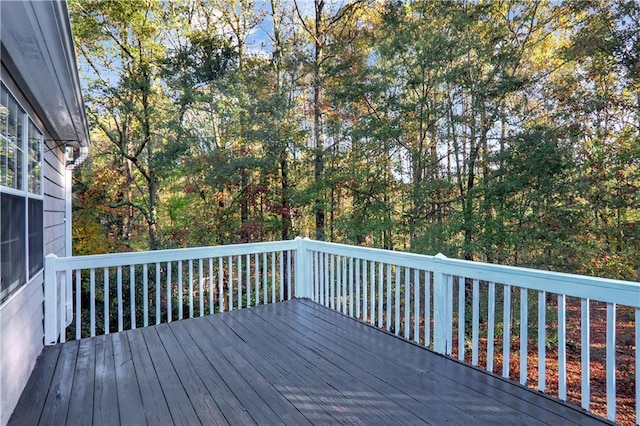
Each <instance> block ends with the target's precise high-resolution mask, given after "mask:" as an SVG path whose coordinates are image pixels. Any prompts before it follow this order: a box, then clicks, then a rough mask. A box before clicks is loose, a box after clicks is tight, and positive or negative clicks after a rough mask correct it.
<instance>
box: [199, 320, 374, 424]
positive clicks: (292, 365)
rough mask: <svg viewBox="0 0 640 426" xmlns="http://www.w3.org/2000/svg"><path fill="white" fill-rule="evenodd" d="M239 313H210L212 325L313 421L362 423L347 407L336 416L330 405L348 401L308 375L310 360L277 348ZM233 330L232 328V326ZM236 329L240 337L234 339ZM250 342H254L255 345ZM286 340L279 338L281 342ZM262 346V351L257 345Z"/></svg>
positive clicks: (345, 403) (221, 338)
mask: <svg viewBox="0 0 640 426" xmlns="http://www.w3.org/2000/svg"><path fill="white" fill-rule="evenodd" d="M234 317H235V316H228V317H227V318H226V319H225V320H223V319H222V316H214V317H210V318H209V319H210V323H211V325H212V326H213V327H214V328H215V329H216V331H217V332H218V333H219V336H220V340H222V341H225V342H228V343H227V344H234V345H235V346H236V347H237V348H238V350H240V351H242V353H243V356H244V357H245V358H246V359H247V360H248V361H249V362H251V364H252V365H254V366H256V368H257V369H258V370H260V371H261V372H262V373H263V374H264V375H265V377H266V378H267V379H268V380H269V381H270V382H271V383H273V385H274V386H275V387H276V388H278V390H279V392H280V393H281V394H283V395H285V396H286V397H288V398H289V399H290V401H291V403H292V404H294V405H295V406H296V407H297V408H298V410H299V411H300V412H301V413H302V414H303V415H304V416H305V417H306V418H308V419H309V420H310V421H312V422H314V423H322V424H326V423H341V422H344V423H349V424H358V423H361V422H360V421H359V419H358V418H356V417H353V416H348V414H347V412H345V411H344V410H343V412H342V415H341V416H333V415H332V414H331V409H330V407H334V406H342V407H346V406H347V405H348V404H347V403H348V401H347V400H346V398H344V397H341V396H340V395H328V394H326V392H321V390H322V388H321V387H320V386H317V385H316V384H315V382H314V381H313V380H310V377H309V375H308V373H309V371H310V368H309V367H308V365H307V364H308V363H306V362H301V360H300V359H299V357H297V355H296V354H295V353H292V352H289V351H287V350H286V348H284V346H282V348H283V349H284V350H281V351H278V350H274V345H273V340H270V339H268V338H267V335H266V333H261V332H260V331H259V329H257V328H254V327H251V326H249V327H245V325H243V324H242V323H238V322H235V321H233V318H234ZM230 327H232V329H233V331H231V328H230ZM232 333H235V334H237V335H238V337H239V338H240V340H239V339H235V342H234V339H233V335H232ZM247 342H251V346H249V344H248V343H247ZM281 344H283V342H279V345H281ZM252 346H253V347H255V346H258V347H260V349H261V350H260V352H259V353H258V352H256V351H255V350H254V349H253V348H252Z"/></svg>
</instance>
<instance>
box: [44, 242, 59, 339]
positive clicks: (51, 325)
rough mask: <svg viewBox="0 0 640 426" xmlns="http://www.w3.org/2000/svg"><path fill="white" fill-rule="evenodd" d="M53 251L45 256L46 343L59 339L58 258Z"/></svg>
mask: <svg viewBox="0 0 640 426" xmlns="http://www.w3.org/2000/svg"><path fill="white" fill-rule="evenodd" d="M57 258H58V256H56V255H55V254H53V253H51V254H48V255H47V256H46V257H45V258H44V344H45V345H46V346H51V345H55V344H56V342H57V340H58V325H59V324H58V323H59V321H58V297H57V296H58V283H57V279H56V259H57Z"/></svg>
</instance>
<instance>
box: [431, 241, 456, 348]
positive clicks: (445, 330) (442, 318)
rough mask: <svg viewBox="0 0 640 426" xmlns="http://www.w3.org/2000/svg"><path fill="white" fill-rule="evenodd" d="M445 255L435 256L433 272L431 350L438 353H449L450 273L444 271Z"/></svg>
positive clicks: (450, 343) (451, 307)
mask: <svg viewBox="0 0 640 426" xmlns="http://www.w3.org/2000/svg"><path fill="white" fill-rule="evenodd" d="M446 259H447V257H446V256H445V255H443V254H442V253H438V254H437V255H436V256H435V259H434V260H435V265H436V268H435V270H434V272H433V350H434V351H436V352H437V353H439V354H444V355H450V354H451V345H452V338H451V330H452V324H451V322H452V320H453V318H452V314H453V299H452V285H453V282H452V280H451V275H450V274H446V273H445V272H444V266H445V264H444V262H445V261H446Z"/></svg>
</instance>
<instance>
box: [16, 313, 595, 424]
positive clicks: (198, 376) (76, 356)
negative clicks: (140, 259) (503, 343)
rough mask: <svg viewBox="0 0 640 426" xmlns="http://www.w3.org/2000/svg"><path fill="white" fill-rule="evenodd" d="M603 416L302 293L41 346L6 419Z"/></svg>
mask: <svg viewBox="0 0 640 426" xmlns="http://www.w3.org/2000/svg"><path fill="white" fill-rule="evenodd" d="M92 421H93V423H94V424H127V425H129V424H227V423H229V424H234V425H235V424H243V425H244V424H309V423H311V424H327V423H342V424H443V423H450V424H462V423H465V424H467V423H469V424H498V423H499V424H506V425H509V424H527V425H530V424H582V425H586V424H606V422H604V421H601V420H600V419H597V418H595V417H593V416H590V415H588V414H585V413H584V412H582V411H580V410H578V409H575V408H573V407H570V406H568V405H566V404H562V403H560V402H558V401H556V400H553V399H551V398H548V397H546V396H544V395H541V394H538V393H536V392H533V391H530V390H528V389H525V388H523V387H521V386H518V385H515V384H512V383H509V382H506V381H504V380H502V379H500V378H498V377H495V376H493V375H490V374H487V373H484V372H482V371H479V370H476V369H473V368H471V367H468V366H466V365H463V364H460V363H458V362H456V361H453V360H450V359H447V358H445V357H442V356H439V355H436V354H433V353H432V352H430V351H428V350H425V349H423V348H421V347H418V346H417V345H413V344H411V343H407V342H405V341H403V340H401V339H398V338H396V337H394V336H392V335H390V334H387V333H384V332H381V331H379V330H376V329H374V328H372V327H369V326H367V325H365V324H362V323H359V322H357V321H355V320H353V319H350V318H347V317H345V316H343V315H340V314H338V313H336V312H333V311H330V310H328V309H326V308H324V307H322V306H320V305H316V304H314V303H312V302H310V301H307V300H293V301H288V302H282V303H277V304H274V305H265V306H260V307H257V308H251V309H244V310H241V311H235V312H230V313H224V314H220V315H215V316H207V317H202V318H195V319H189V320H183V321H176V322H173V323H170V324H162V325H159V326H152V327H147V328H144V329H137V330H130V331H127V332H124V333H116V334H110V335H107V336H98V337H94V338H91V339H83V340H81V341H80V342H69V343H65V344H62V345H58V346H56V347H54V348H46V349H45V350H44V351H43V353H42V355H41V356H40V358H39V359H38V363H37V365H36V368H35V370H34V372H33V374H32V376H31V379H30V380H29V384H28V385H27V387H26V388H25V391H24V392H23V394H22V396H21V398H20V402H19V404H18V407H17V408H16V410H15V411H14V413H13V416H12V417H11V420H10V424H15V425H22V424H54V423H55V424H64V423H67V424H88V423H91V422H92Z"/></svg>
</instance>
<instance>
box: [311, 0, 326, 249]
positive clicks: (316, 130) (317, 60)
mask: <svg viewBox="0 0 640 426" xmlns="http://www.w3.org/2000/svg"><path fill="white" fill-rule="evenodd" d="M323 9H324V0H315V30H314V31H315V44H314V45H315V50H314V58H313V59H314V62H313V139H314V142H315V159H314V174H313V175H314V181H315V184H316V191H317V196H316V199H315V200H314V204H315V213H316V239H317V240H320V241H324V239H325V234H324V214H325V211H324V197H323V196H322V194H323V193H324V190H323V188H322V187H323V186H324V134H323V131H322V77H321V72H320V66H321V64H322V59H323V58H322V55H323V40H321V38H322V37H323V36H324V34H323V32H324V30H323V28H322V26H323V25H322V12H323Z"/></svg>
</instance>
